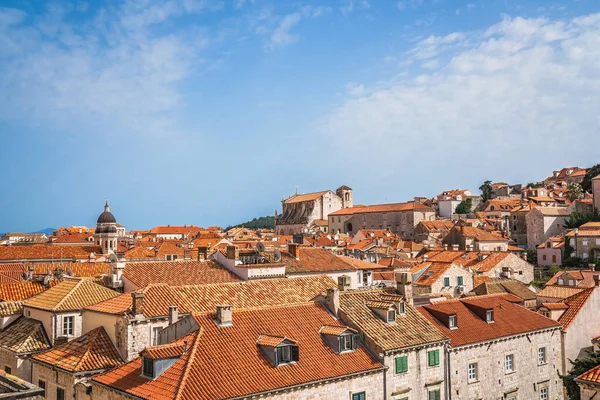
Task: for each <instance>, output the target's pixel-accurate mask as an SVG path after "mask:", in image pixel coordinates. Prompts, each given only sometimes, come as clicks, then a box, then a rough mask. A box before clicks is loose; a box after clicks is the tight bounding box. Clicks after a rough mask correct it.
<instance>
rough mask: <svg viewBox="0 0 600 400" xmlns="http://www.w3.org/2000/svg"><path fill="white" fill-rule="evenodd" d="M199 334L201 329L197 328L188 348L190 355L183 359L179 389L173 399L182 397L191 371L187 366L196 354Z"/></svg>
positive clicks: (177, 399)
mask: <svg viewBox="0 0 600 400" xmlns="http://www.w3.org/2000/svg"><path fill="white" fill-rule="evenodd" d="M201 334H202V330H201V329H199V330H198V331H197V333H196V337H195V338H194V344H193V345H192V346H191V349H190V350H189V351H190V355H189V356H188V359H187V360H186V361H185V369H184V370H183V376H182V377H181V381H180V382H179V389H178V390H177V393H176V394H175V397H174V399H173V400H180V399H182V398H183V394H184V390H185V387H186V383H187V379H188V377H189V376H190V371H191V368H189V367H190V363H191V362H192V361H193V360H194V358H195V356H196V351H197V349H198V346H199V342H200V335H201Z"/></svg>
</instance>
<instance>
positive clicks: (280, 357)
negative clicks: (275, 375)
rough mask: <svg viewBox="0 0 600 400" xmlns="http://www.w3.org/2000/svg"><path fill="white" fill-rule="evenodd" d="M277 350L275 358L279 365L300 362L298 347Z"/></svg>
mask: <svg viewBox="0 0 600 400" xmlns="http://www.w3.org/2000/svg"><path fill="white" fill-rule="evenodd" d="M275 350H276V354H275V358H276V361H277V365H279V364H288V363H291V362H292V361H298V346H292V345H287V346H280V347H278V348H277V349H275Z"/></svg>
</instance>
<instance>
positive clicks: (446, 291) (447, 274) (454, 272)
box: [410, 253, 473, 297]
mask: <svg viewBox="0 0 600 400" xmlns="http://www.w3.org/2000/svg"><path fill="white" fill-rule="evenodd" d="M410 272H411V273H412V274H413V276H414V277H413V282H414V291H415V294H436V295H444V296H449V297H460V296H462V295H463V294H464V293H467V292H469V291H471V290H472V289H473V272H472V271H471V270H470V269H469V268H465V267H463V266H462V265H460V264H459V263H457V262H431V261H429V260H428V259H427V253H425V255H424V256H423V262H422V263H420V264H417V265H415V266H413V267H412V268H411V269H410Z"/></svg>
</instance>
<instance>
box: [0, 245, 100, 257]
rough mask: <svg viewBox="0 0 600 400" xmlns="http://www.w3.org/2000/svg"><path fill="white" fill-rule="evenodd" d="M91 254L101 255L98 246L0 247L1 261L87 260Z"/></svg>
mask: <svg viewBox="0 0 600 400" xmlns="http://www.w3.org/2000/svg"><path fill="white" fill-rule="evenodd" d="M90 253H95V254H100V253H102V248H101V247H100V246H96V245H86V246H78V245H56V244H34V245H31V246H0V260H50V259H52V258H54V259H55V260H58V259H60V258H61V257H62V259H77V260H87V259H88V258H89V256H90Z"/></svg>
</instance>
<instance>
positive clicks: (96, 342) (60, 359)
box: [33, 327, 123, 373]
mask: <svg viewBox="0 0 600 400" xmlns="http://www.w3.org/2000/svg"><path fill="white" fill-rule="evenodd" d="M33 359H34V360H37V361H41V362H44V363H46V364H49V365H51V366H56V367H58V368H61V369H63V370H65V371H68V372H72V373H77V372H84V371H97V370H104V369H108V368H113V367H116V366H118V365H121V364H123V360H122V359H121V356H120V355H119V353H118V352H117V350H116V349H115V346H114V345H113V343H112V342H111V340H110V338H109V337H108V334H107V333H106V331H105V330H104V328H103V327H98V328H96V329H93V330H91V331H89V332H88V333H86V334H85V335H82V336H81V337H79V338H77V339H73V340H71V341H69V342H67V343H65V344H62V345H60V346H57V347H55V348H53V349H50V350H48V351H45V352H42V353H38V354H36V355H34V356H33Z"/></svg>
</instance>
